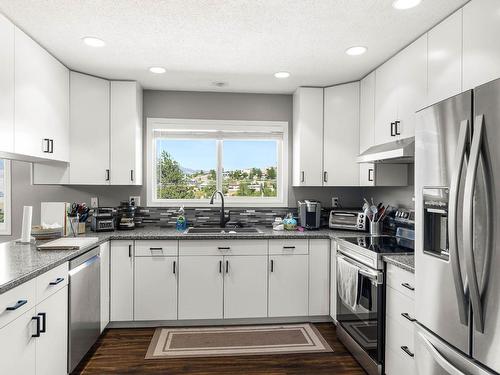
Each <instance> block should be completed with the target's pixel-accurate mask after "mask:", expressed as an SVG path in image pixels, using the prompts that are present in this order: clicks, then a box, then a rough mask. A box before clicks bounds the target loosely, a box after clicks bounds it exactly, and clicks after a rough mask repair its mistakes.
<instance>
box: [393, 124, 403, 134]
mask: <svg viewBox="0 0 500 375" xmlns="http://www.w3.org/2000/svg"><path fill="white" fill-rule="evenodd" d="M399 124H401V121H395V122H394V135H401V133H400V132H399Z"/></svg>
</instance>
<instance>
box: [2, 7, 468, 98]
mask: <svg viewBox="0 0 500 375" xmlns="http://www.w3.org/2000/svg"><path fill="white" fill-rule="evenodd" d="M466 2H467V1H466V0H437V1H436V0H423V1H422V3H421V5H420V6H418V7H417V8H414V9H411V10H407V11H397V10H395V9H393V8H392V6H391V3H392V0H45V1H42V0H0V11H1V12H2V13H4V14H5V15H6V16H7V17H8V18H10V19H11V20H12V21H13V22H14V23H16V24H17V25H18V26H19V27H20V28H21V29H23V30H24V31H26V32H27V33H28V34H29V35H31V36H32V37H33V38H34V39H35V40H37V41H38V42H39V43H40V44H41V45H43V46H44V47H45V48H47V49H48V50H49V51H50V52H51V53H52V54H54V55H55V56H56V57H57V58H59V59H60V60H61V61H62V62H63V63H64V64H66V65H67V66H68V67H69V68H71V69H74V70H78V71H82V72H86V73H91V74H94V75H97V76H102V77H107V78H113V79H134V80H138V81H140V82H141V84H142V85H143V86H144V87H145V88H150V89H170V90H200V91H204V90H213V91H238V92H269V93H290V92H292V91H293V90H295V88H296V87H297V86H301V85H311V86H316V85H318V86H326V85H331V84H336V83H342V82H347V81H351V80H356V79H359V78H361V77H362V76H364V75H365V74H366V73H368V72H369V71H371V70H372V69H373V68H375V67H376V66H378V65H379V64H380V63H382V62H383V61H385V60H386V59H387V58H389V57H390V56H391V55H393V54H394V53H396V52H397V51H398V50H400V49H401V48H402V47H404V46H405V45H407V44H408V43H410V42H411V41H413V40H414V39H416V38H417V37H418V36H419V35H421V34H423V33H424V32H425V31H427V30H428V29H429V28H430V27H432V26H433V25H435V24H436V23H437V22H439V21H440V20H441V19H443V18H445V17H446V16H447V15H449V14H450V13H452V12H453V11H454V10H456V9H457V8H459V7H460V6H461V5H463V4H465V3H466ZM87 35H92V36H97V37H99V38H101V39H104V40H105V41H106V43H107V45H106V47H104V48H90V47H88V46H86V45H84V44H83V43H82V42H81V40H80V39H81V37H83V36H87ZM353 45H364V46H367V47H368V52H367V53H366V54H365V55H363V56H358V57H350V56H347V55H346V54H345V53H344V51H345V49H346V48H348V47H350V46H353ZM155 65H160V66H164V67H165V68H166V69H167V73H166V74H163V75H154V74H152V73H149V72H148V70H147V69H148V67H150V66H155ZM280 70H286V71H289V72H290V73H291V74H292V76H291V77H290V78H289V79H285V80H278V79H276V78H274V77H273V73H274V72H276V71H280ZM215 81H222V82H227V83H228V85H227V86H225V87H223V88H217V87H215V86H213V85H212V83H213V82H215Z"/></svg>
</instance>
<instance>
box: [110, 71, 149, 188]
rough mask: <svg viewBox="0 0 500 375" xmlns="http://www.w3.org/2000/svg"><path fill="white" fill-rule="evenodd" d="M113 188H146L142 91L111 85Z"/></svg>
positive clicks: (133, 85) (131, 84) (125, 84)
mask: <svg viewBox="0 0 500 375" xmlns="http://www.w3.org/2000/svg"><path fill="white" fill-rule="evenodd" d="M111 185H142V90H141V88H140V87H139V85H138V84H137V82H119V81H112V82H111Z"/></svg>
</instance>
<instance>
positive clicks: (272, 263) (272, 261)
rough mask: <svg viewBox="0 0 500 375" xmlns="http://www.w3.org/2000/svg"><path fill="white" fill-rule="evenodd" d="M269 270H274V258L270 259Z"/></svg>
mask: <svg viewBox="0 0 500 375" xmlns="http://www.w3.org/2000/svg"><path fill="white" fill-rule="evenodd" d="M271 272H274V260H272V259H271Z"/></svg>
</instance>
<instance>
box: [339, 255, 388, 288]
mask: <svg viewBox="0 0 500 375" xmlns="http://www.w3.org/2000/svg"><path fill="white" fill-rule="evenodd" d="M337 259H343V260H345V261H346V262H348V263H351V264H352V265H354V266H356V267H358V272H359V273H360V275H363V276H365V277H367V278H369V279H370V280H372V281H374V282H376V283H377V284H379V285H380V284H383V283H384V274H383V273H382V272H376V271H375V272H370V271H369V270H367V269H366V267H364V266H363V265H362V264H361V263H358V262H356V261H355V260H354V259H351V258H348V257H346V256H344V255H341V254H337Z"/></svg>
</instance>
